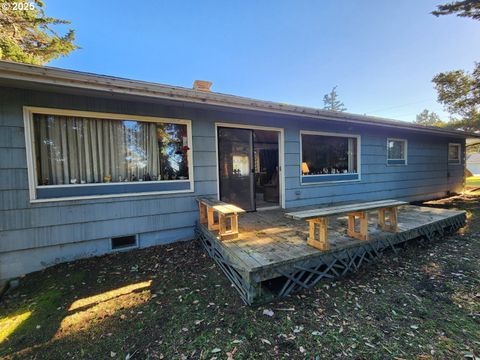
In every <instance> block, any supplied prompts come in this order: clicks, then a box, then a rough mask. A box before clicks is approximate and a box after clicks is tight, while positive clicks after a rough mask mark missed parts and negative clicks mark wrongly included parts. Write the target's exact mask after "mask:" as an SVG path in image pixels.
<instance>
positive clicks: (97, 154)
mask: <svg viewBox="0 0 480 360" xmlns="http://www.w3.org/2000/svg"><path fill="white" fill-rule="evenodd" d="M34 129H35V130H34V131H35V142H36V157H37V159H36V160H37V171H38V182H39V185H61V184H71V183H77V184H80V183H87V184H88V183H102V182H105V181H111V182H119V181H135V180H139V179H143V178H145V179H147V180H148V179H151V180H157V179H159V180H160V178H161V164H160V163H161V161H162V157H161V156H160V150H159V140H158V136H157V124H156V123H148V122H137V121H128V120H126V121H120V120H106V119H93V118H81V117H70V116H56V115H55V116H52V115H39V114H35V115H34ZM159 177H160V178H159ZM109 179H110V180H109Z"/></svg>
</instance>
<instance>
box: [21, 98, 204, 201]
mask: <svg viewBox="0 0 480 360" xmlns="http://www.w3.org/2000/svg"><path fill="white" fill-rule="evenodd" d="M33 114H44V115H59V116H78V117H88V118H96V119H106V120H136V121H143V122H155V123H173V124H184V125H186V126H187V138H188V147H189V148H190V150H189V151H188V152H187V161H188V180H161V181H148V182H143V181H136V182H131V181H127V182H122V183H96V184H75V185H70V184H63V185H37V184H38V178H37V165H36V162H35V160H34V159H35V158H36V156H35V137H34V134H33ZM23 122H24V126H25V150H26V153H27V169H28V184H29V193H30V202H32V203H35V202H58V201H69V200H87V199H101V198H117V197H130V196H147V195H163V194H180V193H191V192H194V191H195V182H194V178H193V141H192V122H191V120H185V119H174V118H163V117H153V116H140V115H131V114H117V113H105V112H94V111H77V110H66V109H57V108H44V107H34V106H24V107H23ZM167 182H177V183H178V182H189V183H190V189H186V190H167V191H150V192H134V191H132V192H128V193H124V194H106V195H86V196H71V197H59V198H47V199H37V188H59V187H71V186H72V187H73V186H75V187H87V186H94V185H95V186H99V185H101V186H116V185H132V186H135V185H139V184H142V185H143V184H145V183H148V184H156V183H157V184H158V183H160V184H164V183H167Z"/></svg>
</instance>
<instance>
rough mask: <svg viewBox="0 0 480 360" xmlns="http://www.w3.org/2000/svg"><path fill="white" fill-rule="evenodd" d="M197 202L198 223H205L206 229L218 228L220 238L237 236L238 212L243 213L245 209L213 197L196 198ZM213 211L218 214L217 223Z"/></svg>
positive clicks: (234, 237)
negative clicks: (198, 211)
mask: <svg viewBox="0 0 480 360" xmlns="http://www.w3.org/2000/svg"><path fill="white" fill-rule="evenodd" d="M197 202H198V207H199V210H200V223H201V224H207V226H208V230H218V233H219V236H220V239H221V240H228V239H236V238H237V237H238V214H242V213H244V212H245V210H243V209H242V208H239V207H238V206H235V205H232V204H227V203H225V202H223V201H219V200H214V199H208V198H197ZM215 212H216V213H217V215H218V223H216V222H215Z"/></svg>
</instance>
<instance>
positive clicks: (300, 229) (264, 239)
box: [218, 205, 462, 271]
mask: <svg viewBox="0 0 480 360" xmlns="http://www.w3.org/2000/svg"><path fill="white" fill-rule="evenodd" d="M285 213H286V212H285V210H280V209H278V210H270V211H262V212H254V213H246V214H244V215H243V216H242V217H240V219H239V230H240V235H239V237H238V238H237V239H232V240H225V241H221V244H222V246H223V247H224V248H225V249H226V250H227V251H228V252H230V253H232V255H234V256H235V257H236V258H238V259H240V260H241V261H242V262H243V263H244V264H245V265H246V266H248V267H249V268H250V271H258V270H260V269H266V268H269V267H271V266H277V265H278V264H281V263H288V262H290V261H296V260H302V259H308V258H309V257H312V256H317V255H318V254H319V253H321V251H320V250H317V249H315V248H313V247H311V246H309V245H307V237H308V224H307V222H305V221H302V220H295V219H291V218H287V217H286V216H285ZM461 213H462V211H455V210H446V209H438V208H430V207H419V206H412V205H404V206H401V207H400V208H399V215H398V231H400V232H402V231H409V230H412V229H415V228H417V227H420V226H425V225H429V224H433V223H435V222H437V221H439V220H442V219H445V218H447V217H449V216H454V215H457V214H461ZM328 230H329V241H330V245H331V250H330V251H336V250H339V249H341V248H345V247H350V246H355V245H358V244H361V243H362V242H361V241H359V240H356V239H353V238H350V237H348V236H347V234H346V216H337V217H335V216H332V217H331V221H330V223H329V227H328ZM369 235H370V239H371V240H375V239H377V238H379V237H381V236H389V235H390V234H389V233H385V232H383V231H381V230H380V229H378V228H377V214H376V212H374V211H372V212H371V213H370V214H369ZM218 241H220V240H218Z"/></svg>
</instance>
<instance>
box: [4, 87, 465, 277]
mask: <svg viewBox="0 0 480 360" xmlns="http://www.w3.org/2000/svg"><path fill="white" fill-rule="evenodd" d="M172 104H173V103H164V104H160V103H159V102H153V101H152V102H146V101H145V102H139V101H137V102H134V101H127V100H119V99H117V100H115V99H112V98H100V97H86V96H74V95H67V94H54V93H48V92H39V91H29V90H20V89H5V88H0V152H1V153H0V279H3V278H8V277H11V276H17V275H20V274H22V273H25V272H29V271H33V270H37V269H41V268H42V267H45V266H47V265H50V264H53V263H56V262H61V261H67V260H70V259H74V258H78V257H85V256H92V255H100V254H104V253H106V252H108V251H110V248H109V246H110V245H109V244H110V242H109V238H110V237H112V236H120V235H124V234H133V233H135V234H139V245H140V246H141V247H144V246H151V245H155V244H164V243H168V242H171V241H178V240H183V239H188V238H191V237H192V236H193V225H194V222H195V220H196V219H197V216H198V214H197V212H198V211H197V204H196V202H195V197H196V196H199V195H212V196H216V194H217V184H216V181H217V174H216V171H217V165H216V151H215V122H224V123H228V122H230V123H238V124H244V125H248V124H250V125H252V124H253V125H258V126H269V127H277V128H278V127H282V128H284V135H285V143H284V152H285V164H284V165H285V166H284V176H285V178H284V181H285V203H286V207H288V208H292V207H296V206H304V205H313V204H328V203H335V202H342V201H351V200H378V199H386V198H398V199H405V200H409V201H412V200H422V199H429V198H435V197H440V196H443V195H445V194H446V193H447V192H448V191H452V192H454V191H459V190H460V189H461V188H462V186H463V169H464V167H463V165H461V166H459V165H452V164H448V160H447V152H448V143H449V142H459V140H458V139H451V138H448V137H440V136H430V135H429V136H425V135H421V134H419V133H416V132H413V131H402V130H389V129H387V128H383V129H382V128H379V127H372V126H361V125H347V124H339V123H337V122H332V121H327V120H307V119H304V118H294V117H287V116H283V115H272V114H270V115H269V114H258V113H253V112H247V111H240V110H236V111H221V110H219V109H206V108H203V109H200V108H193V107H188V106H184V105H182V106H174V105H172ZM22 106H39V107H52V108H65V109H77V110H84V111H98V112H112V113H124V114H136V115H146V116H160V117H172V118H184V119H190V120H192V132H193V139H192V140H193V144H192V149H193V163H194V177H195V178H194V180H195V192H191V193H179V194H159V195H144V196H129V197H118V198H100V199H81V200H73V201H66V200H65V201H56V202H45V203H30V201H29V191H28V178H27V162H26V152H25V140H24V128H23V110H22ZM300 130H311V131H328V132H340V133H350V134H358V135H361V180H359V181H351V182H341V183H340V182H339V183H335V182H328V183H324V184H308V185H303V184H301V179H300V142H299V136H300ZM387 137H397V138H404V139H407V140H408V165H404V166H391V165H390V166H389V165H388V164H387V159H386V139H387ZM461 142H462V144H464V141H461ZM463 149H464V145H463ZM135 186H137V185H135ZM141 186H143V184H142V185H141ZM70 195H71V194H70Z"/></svg>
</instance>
